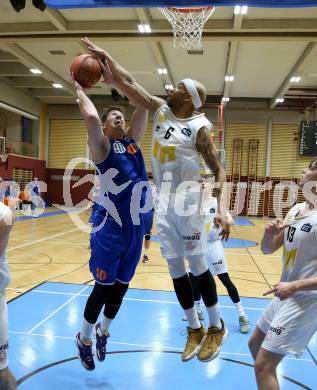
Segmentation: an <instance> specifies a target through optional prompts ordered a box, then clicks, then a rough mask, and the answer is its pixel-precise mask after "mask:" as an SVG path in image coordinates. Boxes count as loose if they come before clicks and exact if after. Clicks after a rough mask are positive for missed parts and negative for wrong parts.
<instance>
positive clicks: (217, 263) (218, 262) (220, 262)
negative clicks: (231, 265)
mask: <svg viewBox="0 0 317 390" xmlns="http://www.w3.org/2000/svg"><path fill="white" fill-rule="evenodd" d="M222 263H223V262H222V260H219V261H216V263H212V265H214V266H217V265H221V264H222Z"/></svg>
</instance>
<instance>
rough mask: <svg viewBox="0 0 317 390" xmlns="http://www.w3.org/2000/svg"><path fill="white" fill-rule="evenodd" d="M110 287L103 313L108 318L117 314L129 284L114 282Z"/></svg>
mask: <svg viewBox="0 0 317 390" xmlns="http://www.w3.org/2000/svg"><path fill="white" fill-rule="evenodd" d="M112 287H113V288H112V292H111V295H110V296H109V298H108V300H107V302H106V305H105V309H104V315H105V316H106V317H107V318H110V319H113V318H115V316H116V315H117V313H118V311H119V309H120V307H121V304H122V301H123V298H124V296H125V293H126V292H127V290H128V287H129V284H128V283H120V282H116V283H115V284H114V285H113V286H112Z"/></svg>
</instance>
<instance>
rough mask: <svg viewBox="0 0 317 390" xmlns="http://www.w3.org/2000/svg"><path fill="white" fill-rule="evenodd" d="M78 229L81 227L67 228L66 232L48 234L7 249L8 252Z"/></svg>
mask: <svg viewBox="0 0 317 390" xmlns="http://www.w3.org/2000/svg"><path fill="white" fill-rule="evenodd" d="M76 230H79V229H78V228H76V229H71V230H67V231H66V232H62V233H58V234H53V235H52V236H47V237H45V238H41V239H39V240H35V241H29V242H26V243H25V244H22V245H18V246H13V247H11V248H8V249H7V252H10V251H13V250H15V249H20V248H24V247H25V246H30V245H33V244H37V243H38V242H43V241H45V240H48V239H50V238H53V237H59V236H62V235H64V234H67V233H72V232H75V231H76Z"/></svg>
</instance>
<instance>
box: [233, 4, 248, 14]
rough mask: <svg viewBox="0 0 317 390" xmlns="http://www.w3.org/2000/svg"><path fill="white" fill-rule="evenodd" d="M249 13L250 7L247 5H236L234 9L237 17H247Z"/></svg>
mask: <svg viewBox="0 0 317 390" xmlns="http://www.w3.org/2000/svg"><path fill="white" fill-rule="evenodd" d="M247 13H248V6H247V5H242V6H241V5H236V6H235V7H234V14H235V15H246V14H247Z"/></svg>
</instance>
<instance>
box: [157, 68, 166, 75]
mask: <svg viewBox="0 0 317 390" xmlns="http://www.w3.org/2000/svg"><path fill="white" fill-rule="evenodd" d="M157 72H158V74H167V69H166V68H158V70H157Z"/></svg>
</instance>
